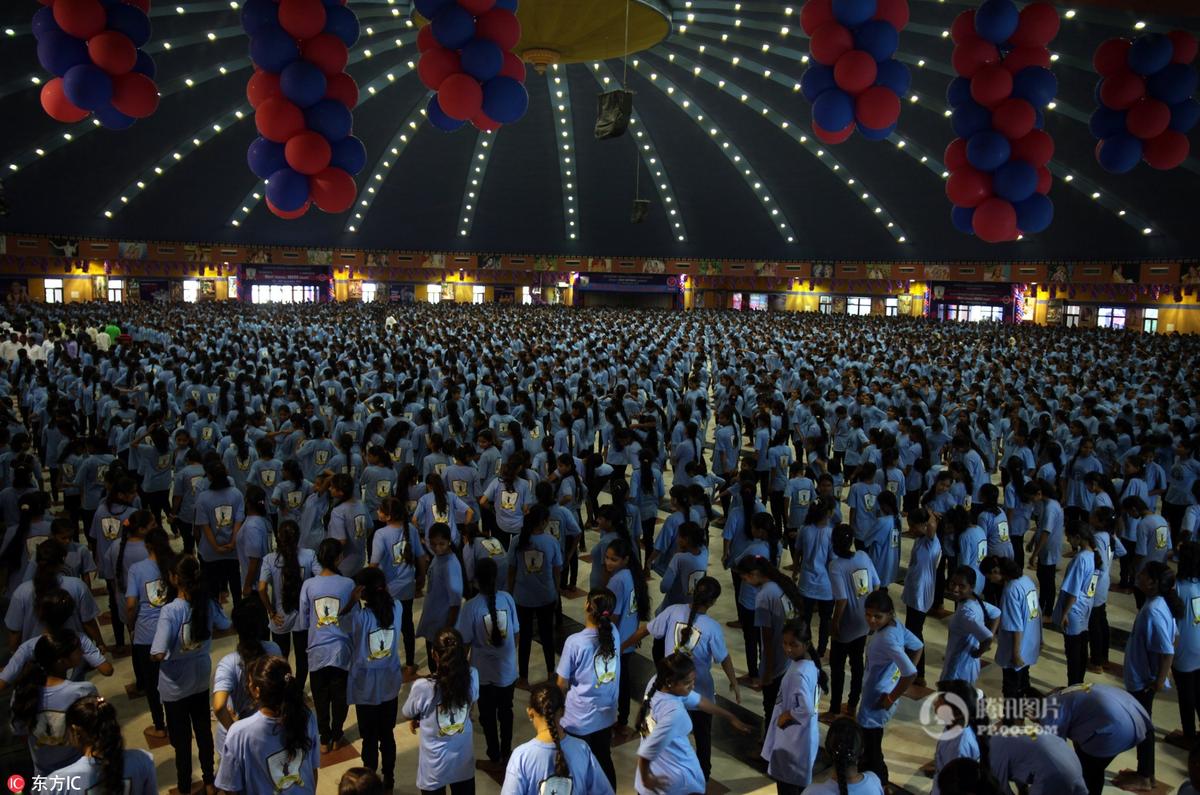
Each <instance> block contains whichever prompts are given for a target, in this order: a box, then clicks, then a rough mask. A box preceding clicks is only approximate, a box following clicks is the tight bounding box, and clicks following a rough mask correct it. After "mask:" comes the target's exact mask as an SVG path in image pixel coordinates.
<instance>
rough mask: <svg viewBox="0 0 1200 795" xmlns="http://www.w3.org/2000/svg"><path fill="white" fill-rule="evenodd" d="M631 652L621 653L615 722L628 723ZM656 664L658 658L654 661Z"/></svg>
mask: <svg viewBox="0 0 1200 795" xmlns="http://www.w3.org/2000/svg"><path fill="white" fill-rule="evenodd" d="M633 653H634V650H633V649H630V650H629V651H627V652H625V653H624V654H622V655H621V670H620V671H618V672H617V724H616V725H618V726H628V725H629V696H630V694H631V693H632V691H633V665H632V662H633ZM654 662H655V664H656V665H657V664H658V660H655V661H654Z"/></svg>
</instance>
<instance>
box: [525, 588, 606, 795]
mask: <svg viewBox="0 0 1200 795" xmlns="http://www.w3.org/2000/svg"><path fill="white" fill-rule="evenodd" d="M593 593H594V592H593ZM564 706H566V701H565V699H564V697H563V693H562V691H561V690H559V689H558V686H557V685H555V684H552V683H550V682H543V683H541V684H540V685H534V686H533V690H531V691H530V693H529V709H531V710H533V712H535V713H536V714H537V715H538V717H540V718H541V719H542V720H544V721H546V729H547V730H548V731H549V732H550V738H551V739H552V740H554V775H555V776H558V777H560V778H570V776H571V769H570V768H569V767H568V766H567V755H566V754H564V753H563V749H562V738H561V737H560V736H559V733H560V731H561V730H560V729H559V726H558V719H559V717H560V716H561V715H562V711H563V707H564Z"/></svg>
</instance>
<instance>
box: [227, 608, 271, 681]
mask: <svg viewBox="0 0 1200 795" xmlns="http://www.w3.org/2000/svg"><path fill="white" fill-rule="evenodd" d="M232 619H233V628H234V629H235V630H237V636H238V642H237V653H238V656H239V657H241V658H242V672H243V673H242V676H243V678H244V679H245V681H246V682H249V681H250V679H249V677H248V676H247V675H246V672H247V671H249V670H250V665H251V664H252V663H253V662H254V661H255V660H257V659H258V658H259V657H263V656H265V655H266V653H267V650H266V649H265V648H263V635H264V632H265V627H266V626H267V610H266V608H265V607H263V603H262V600H261V599H259V598H258V594H254V595H253V596H247V597H245V598H244V599H241V600H239V601H238V603H237V604H235V605H234V606H233V615H232ZM247 692H249V691H247Z"/></svg>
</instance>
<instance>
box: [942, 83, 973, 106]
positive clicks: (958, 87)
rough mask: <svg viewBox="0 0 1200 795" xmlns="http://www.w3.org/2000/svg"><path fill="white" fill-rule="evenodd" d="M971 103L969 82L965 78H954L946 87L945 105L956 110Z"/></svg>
mask: <svg viewBox="0 0 1200 795" xmlns="http://www.w3.org/2000/svg"><path fill="white" fill-rule="evenodd" d="M970 101H971V81H970V80H968V79H967V78H965V77H956V78H954V79H953V80H951V81H950V85H949V86H947V87H946V103H947V104H948V105H949V106H950V107H952V108H957V107H960V106H962V105H965V104H967V103H968V102H970Z"/></svg>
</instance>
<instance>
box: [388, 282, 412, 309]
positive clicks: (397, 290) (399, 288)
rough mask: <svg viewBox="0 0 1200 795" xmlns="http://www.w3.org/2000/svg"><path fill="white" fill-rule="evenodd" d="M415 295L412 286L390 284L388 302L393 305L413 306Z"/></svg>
mask: <svg viewBox="0 0 1200 795" xmlns="http://www.w3.org/2000/svg"><path fill="white" fill-rule="evenodd" d="M414 297H415V293H414V291H413V286H412V285H411V284H389V285H388V301H389V302H390V303H393V304H411V303H412V302H413V300H414Z"/></svg>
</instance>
